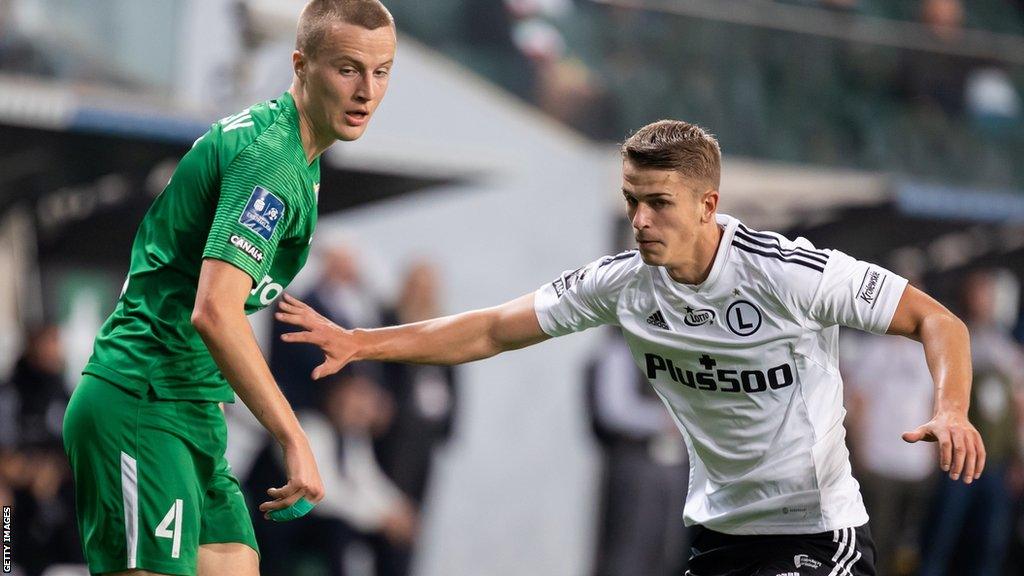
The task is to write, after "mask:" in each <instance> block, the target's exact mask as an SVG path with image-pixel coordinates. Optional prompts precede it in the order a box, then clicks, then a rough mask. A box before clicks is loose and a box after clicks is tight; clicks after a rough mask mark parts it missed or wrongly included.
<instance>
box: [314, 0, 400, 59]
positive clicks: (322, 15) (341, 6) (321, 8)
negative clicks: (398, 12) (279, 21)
mask: <svg viewBox="0 0 1024 576" xmlns="http://www.w3.org/2000/svg"><path fill="white" fill-rule="evenodd" d="M336 22H345V23H348V24H354V25H356V26H360V27H362V28H366V29H367V30H376V29H377V28H380V27H381V26H394V25H395V19H394V18H393V17H392V16H391V12H388V9H387V8H385V7H384V5H383V4H381V3H380V0H312V1H311V2H309V3H308V4H306V7H305V8H303V9H302V14H300V15H299V26H298V31H297V32H296V35H295V49H296V50H298V51H299V52H302V53H303V54H305V55H306V56H308V57H312V56H314V55H316V52H317V50H319V49H320V45H321V44H322V43H323V40H324V37H325V36H327V31H328V30H329V29H330V27H331V25H332V24H334V23H336Z"/></svg>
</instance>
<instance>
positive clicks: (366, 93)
mask: <svg viewBox="0 0 1024 576" xmlns="http://www.w3.org/2000/svg"><path fill="white" fill-rule="evenodd" d="M374 96H375V93H374V85H373V72H366V73H364V74H363V75H362V76H360V79H359V86H357V87H356V91H355V94H354V95H353V97H354V98H355V99H356V101H357V102H359V103H360V104H365V103H367V102H369V101H371V100H373V97H374Z"/></svg>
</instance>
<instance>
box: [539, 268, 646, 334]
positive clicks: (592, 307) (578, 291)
mask: <svg viewBox="0 0 1024 576" xmlns="http://www.w3.org/2000/svg"><path fill="white" fill-rule="evenodd" d="M636 261H639V256H637V253H636V252H635V251H630V252H624V253H622V254H619V255H617V256H606V257H604V258H601V259H600V260H596V261H594V262H591V263H590V264H587V265H586V266H583V267H582V268H577V269H576V270H567V271H565V272H563V273H562V274H561V275H560V276H559V277H558V278H556V279H555V280H554V281H553V282H550V283H548V284H545V285H543V286H541V287H540V288H539V289H537V291H536V292H535V293H534V310H535V312H536V313H537V320H538V322H540V327H541V329H542V330H544V333H545V334H547V335H548V336H564V335H566V334H570V333H572V332H580V331H583V330H586V329H587V328H593V327H595V326H601V325H603V324H618V317H617V315H616V304H617V302H618V298H619V293H620V292H621V290H622V286H623V285H624V283H625V281H626V280H628V278H629V276H630V275H631V273H632V272H634V271H635V269H636V265H635V264H636Z"/></svg>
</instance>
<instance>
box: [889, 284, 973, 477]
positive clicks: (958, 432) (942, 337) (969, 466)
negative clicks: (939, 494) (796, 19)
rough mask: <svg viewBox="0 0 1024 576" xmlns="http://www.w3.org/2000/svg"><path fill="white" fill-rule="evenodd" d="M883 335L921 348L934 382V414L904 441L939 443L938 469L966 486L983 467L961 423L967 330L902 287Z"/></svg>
mask: <svg viewBox="0 0 1024 576" xmlns="http://www.w3.org/2000/svg"><path fill="white" fill-rule="evenodd" d="M888 333H889V334H898V335H900V336H907V337H909V338H913V339H914V340H917V341H919V342H921V344H923V345H924V354H925V358H926V359H927V361H928V370H929V371H930V372H931V374H932V381H933V382H934V383H935V415H934V417H933V418H932V419H931V420H930V421H929V422H927V423H925V424H922V425H921V426H918V427H917V428H916V429H914V430H912V431H910V432H905V433H904V434H903V439H904V440H906V441H907V442H918V441H920V440H925V441H928V442H938V443H939V460H940V462H939V463H940V466H941V467H942V469H943V470H944V471H946V472H948V473H949V477H950V478H952V479H953V480H957V479H959V478H960V476H961V474H962V475H963V479H964V482H965V483H967V484H970V483H971V482H972V481H974V480H976V479H977V478H978V477H979V476H981V472H982V470H983V469H984V468H985V445H984V443H983V442H982V440H981V435H980V434H978V431H977V430H976V429H975V428H974V426H973V425H972V424H971V423H970V421H968V419H967V408H968V406H969V404H970V398H971V340H970V335H969V334H968V332H967V326H966V325H965V324H964V323H963V322H962V321H961V320H960V319H959V318H957V317H956V316H955V315H953V313H952V312H950V311H949V310H947V309H946V308H945V307H944V306H943V305H942V304H939V303H938V302H936V301H935V300H934V299H933V298H932V297H930V296H928V295H927V294H925V293H924V292H921V291H920V290H918V289H917V288H914V287H913V286H910V285H908V286H907V288H906V290H904V292H903V297H902V298H901V299H900V302H899V305H898V306H897V307H896V313H895V314H894V315H893V318H892V322H891V323H890V324H889V330H888Z"/></svg>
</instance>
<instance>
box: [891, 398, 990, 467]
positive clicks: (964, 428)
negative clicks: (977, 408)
mask: <svg viewBox="0 0 1024 576" xmlns="http://www.w3.org/2000/svg"><path fill="white" fill-rule="evenodd" d="M903 440H904V441H906V442H910V443H914V442H918V441H921V440H924V441H925V442H938V443H939V465H940V466H941V467H942V471H943V472H948V473H949V477H950V478H951V479H953V480H959V479H960V475H961V473H962V474H963V478H964V484H970V483H971V482H973V481H974V480H977V479H978V478H979V477H980V476H981V472H982V470H984V469H985V444H984V443H983V442H982V440H981V435H980V434H978V431H977V430H976V429H975V428H974V425H972V424H971V423H970V422H969V421H968V420H967V416H966V415H964V414H962V413H960V412H940V413H938V414H936V415H935V417H934V418H932V419H931V420H930V421H929V422H927V423H925V424H922V425H921V426H918V427H917V428H915V429H914V430H912V431H910V432H904V433H903Z"/></svg>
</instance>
